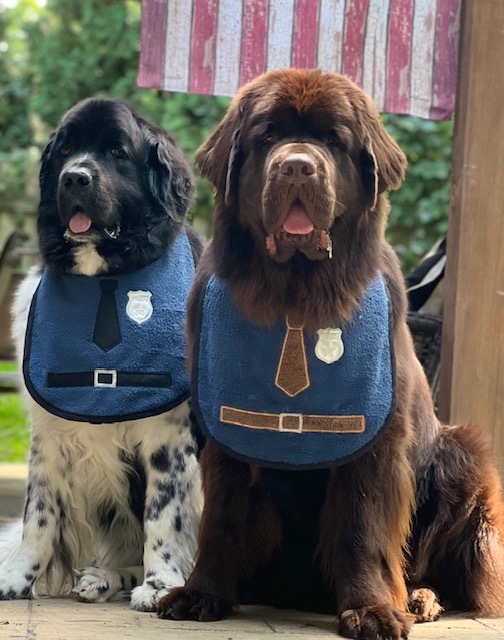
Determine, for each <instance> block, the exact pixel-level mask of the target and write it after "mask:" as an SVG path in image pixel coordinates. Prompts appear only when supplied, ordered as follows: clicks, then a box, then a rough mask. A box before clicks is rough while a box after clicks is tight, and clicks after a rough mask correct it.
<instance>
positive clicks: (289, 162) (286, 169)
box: [280, 153, 317, 184]
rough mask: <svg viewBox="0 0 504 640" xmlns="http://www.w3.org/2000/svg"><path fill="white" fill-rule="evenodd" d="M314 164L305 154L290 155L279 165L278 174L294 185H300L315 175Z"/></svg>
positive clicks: (315, 168)
mask: <svg viewBox="0 0 504 640" xmlns="http://www.w3.org/2000/svg"><path fill="white" fill-rule="evenodd" d="M316 170H317V167H316V165H315V162H314V161H313V160H312V159H311V158H310V156H309V155H308V154H306V153H291V154H289V155H288V156H287V157H286V158H285V159H284V160H283V161H282V163H281V164H280V172H281V173H282V174H283V175H284V176H286V177H287V178H288V179H289V180H290V181H291V182H293V183H295V184H302V183H303V182H306V180H308V179H309V178H310V176H311V175H313V174H314V173H315V171H316Z"/></svg>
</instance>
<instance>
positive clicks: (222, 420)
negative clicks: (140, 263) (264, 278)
mask: <svg viewBox="0 0 504 640" xmlns="http://www.w3.org/2000/svg"><path fill="white" fill-rule="evenodd" d="M286 330H287V327H286V322H285V321H278V322H277V323H276V324H275V325H274V326H273V327H271V328H268V327H264V326H259V325H256V324H253V323H251V322H250V321H248V320H247V319H246V318H245V317H244V316H243V314H241V312H240V311H239V310H238V309H237V308H236V306H235V305H234V302H233V298H232V294H231V292H230V290H229V288H228V286H227V284H226V283H224V282H223V281H221V280H219V279H218V278H217V277H215V276H212V277H211V278H210V279H209V281H208V282H207V285H206V289H205V292H204V296H203V298H202V301H201V304H200V309H199V317H198V330H197V341H196V345H195V354H194V359H193V377H192V400H193V407H194V409H195V414H196V416H197V419H198V422H199V423H200V426H201V428H202V429H203V431H204V432H206V434H207V435H208V436H209V437H210V438H211V439H213V440H214V441H215V442H216V443H217V444H218V445H219V446H220V447H221V448H222V449H223V450H225V451H226V452H227V453H229V454H230V455H232V456H234V457H236V458H238V459H241V460H244V461H246V462H250V463H253V464H259V465H260V466H266V467H275V468H291V469H307V468H315V467H329V466H332V465H338V464H343V463H345V462H348V461H350V460H352V459H354V458H356V457H358V456H360V455H362V454H363V453H364V452H365V451H366V450H368V449H369V448H370V447H371V446H372V445H373V443H374V442H375V441H376V440H377V439H378V438H379V437H380V436H381V435H382V434H383V432H384V430H385V429H386V427H387V425H388V423H389V422H390V419H391V416H392V414H393V412H394V410H395V360H394V353H393V336H392V333H393V331H392V316H391V313H390V303H389V298H388V292H387V289H386V284H385V281H384V279H383V277H382V276H381V275H378V276H377V277H376V279H375V280H374V281H373V282H372V283H371V284H370V285H369V287H368V288H367V290H366V292H365V294H364V295H363V297H362V299H361V300H360V303H359V306H358V308H357V311H356V312H355V315H354V318H353V321H352V322H351V323H349V324H348V325H347V326H344V327H341V328H340V329H338V328H330V329H328V330H324V331H319V332H317V335H310V334H308V333H307V332H303V338H304V347H305V354H306V357H305V364H306V370H307V373H308V378H309V382H308V385H307V386H306V385H305V388H304V389H302V390H300V391H299V392H296V393H294V394H291V393H289V392H287V391H285V390H284V389H282V388H281V387H280V386H279V384H278V379H279V363H280V360H281V357H282V354H283V348H284V346H283V345H284V340H285V336H286Z"/></svg>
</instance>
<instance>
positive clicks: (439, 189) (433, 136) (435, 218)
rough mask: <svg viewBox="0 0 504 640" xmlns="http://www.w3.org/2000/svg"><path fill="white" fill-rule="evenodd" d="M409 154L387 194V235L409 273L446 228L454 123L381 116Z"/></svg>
mask: <svg viewBox="0 0 504 640" xmlns="http://www.w3.org/2000/svg"><path fill="white" fill-rule="evenodd" d="M383 119H384V122H385V126H386V127H387V130H388V131H389V133H390V134H391V135H392V137H393V138H394V139H395V140H396V141H397V142H398V143H399V146H400V147H401V148H402V150H403V151H404V153H405V154H406V156H407V157H408V169H407V172H406V180H405V182H404V184H403V185H402V187H401V188H400V189H399V190H398V191H395V192H392V193H391V194H390V202H391V205H392V210H391V213H390V218H389V225H388V231H387V236H388V239H389V241H390V242H391V243H392V245H393V246H394V248H395V250H396V251H397V253H398V254H399V257H400V258H401V262H402V265H403V270H404V271H405V272H406V273H408V272H409V271H411V270H412V269H413V268H414V266H415V265H416V264H417V262H418V259H419V257H421V256H422V255H424V254H425V253H426V252H427V251H428V250H429V249H430V248H431V246H432V245H433V244H434V243H435V242H436V241H437V240H438V239H439V238H441V237H442V236H444V235H445V234H446V232H447V229H448V204H449V197H450V172H451V152H452V137H453V122H452V121H450V122H434V121H432V120H423V119H422V118H416V117H414V116H398V115H385V116H384V117H383Z"/></svg>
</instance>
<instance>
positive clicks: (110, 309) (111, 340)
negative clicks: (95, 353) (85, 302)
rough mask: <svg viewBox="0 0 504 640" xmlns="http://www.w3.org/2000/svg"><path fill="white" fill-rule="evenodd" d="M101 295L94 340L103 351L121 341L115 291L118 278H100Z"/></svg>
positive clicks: (108, 349)
mask: <svg viewBox="0 0 504 640" xmlns="http://www.w3.org/2000/svg"><path fill="white" fill-rule="evenodd" d="M100 288H101V297H100V302H99V304H98V311H97V312H96V320H95V326H94V332H93V342H94V343H95V344H96V345H97V346H98V347H100V349H101V350H102V351H110V349H113V348H114V347H115V346H116V345H118V344H119V343H120V342H121V339H122V336H121V330H120V329H119V319H118V317H117V307H116V301H115V295H114V291H115V290H116V289H117V280H100Z"/></svg>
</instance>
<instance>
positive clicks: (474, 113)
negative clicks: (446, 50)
mask: <svg viewBox="0 0 504 640" xmlns="http://www.w3.org/2000/svg"><path fill="white" fill-rule="evenodd" d="M457 86H458V91H457V106H456V116H455V139H454V149H453V175H452V195H451V205H450V218H449V231H448V245H447V267H446V283H447V286H446V290H447V296H446V303H445V310H444V322H443V347H442V368H441V398H440V417H441V419H442V420H444V421H446V422H450V423H452V424H458V423H467V422H472V423H475V424H478V425H481V427H483V429H484V430H486V432H487V433H488V434H489V436H490V439H491V443H492V446H493V449H494V452H495V454H496V456H497V459H498V464H499V467H500V470H501V475H502V472H503V471H504V0H462V15H461V34H460V54H459V68H458V84H457Z"/></svg>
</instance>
